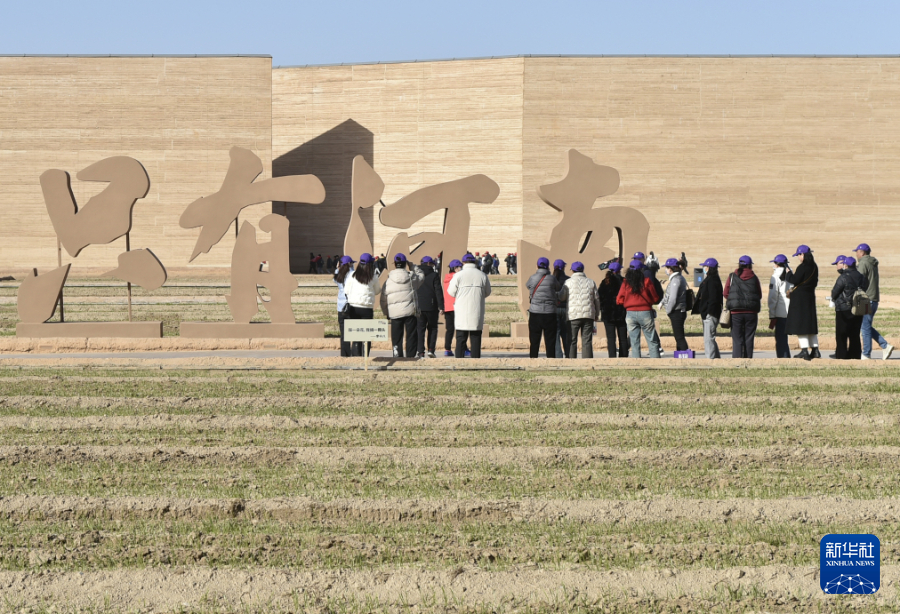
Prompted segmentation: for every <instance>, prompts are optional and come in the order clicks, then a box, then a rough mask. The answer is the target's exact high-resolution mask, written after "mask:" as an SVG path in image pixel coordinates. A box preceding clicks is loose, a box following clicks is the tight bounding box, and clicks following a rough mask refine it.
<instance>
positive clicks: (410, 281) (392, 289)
mask: <svg viewBox="0 0 900 614" xmlns="http://www.w3.org/2000/svg"><path fill="white" fill-rule="evenodd" d="M423 279H425V275H424V274H423V273H422V269H420V268H419V267H417V266H413V269H412V270H411V271H407V270H406V269H394V270H393V271H391V272H390V273H389V274H388V278H387V281H385V282H384V287H382V289H381V312H382V313H383V314H384V315H386V316H387V317H388V318H391V319H396V318H405V317H407V316H414V315H416V313H418V311H419V305H418V301H417V300H416V290H418V289H419V286H421V285H422V280H423Z"/></svg>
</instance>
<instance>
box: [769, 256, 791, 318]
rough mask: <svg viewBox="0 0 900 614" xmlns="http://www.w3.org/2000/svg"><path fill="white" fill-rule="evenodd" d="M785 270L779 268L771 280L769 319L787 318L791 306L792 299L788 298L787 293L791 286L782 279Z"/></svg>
mask: <svg viewBox="0 0 900 614" xmlns="http://www.w3.org/2000/svg"><path fill="white" fill-rule="evenodd" d="M783 270H784V269H782V268H781V267H778V268H777V269H775V272H774V273H773V274H772V279H770V280H769V301H768V302H769V319H770V320H771V319H772V318H786V317H787V314H788V307H790V306H791V299H789V298H788V297H787V291H788V289H789V288H790V287H791V284H790V283H788V282H787V281H785V280H783V279H780V277H781V272H782V271H783Z"/></svg>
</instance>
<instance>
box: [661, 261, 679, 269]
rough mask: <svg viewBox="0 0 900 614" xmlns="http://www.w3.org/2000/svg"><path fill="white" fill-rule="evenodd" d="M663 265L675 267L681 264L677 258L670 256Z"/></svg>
mask: <svg viewBox="0 0 900 614" xmlns="http://www.w3.org/2000/svg"><path fill="white" fill-rule="evenodd" d="M663 266H667V267H671V268H673V269H674V268H675V267H677V266H680V265H679V264H678V260H677V259H675V258H669V259H668V260H666V263H665V264H664V265H663Z"/></svg>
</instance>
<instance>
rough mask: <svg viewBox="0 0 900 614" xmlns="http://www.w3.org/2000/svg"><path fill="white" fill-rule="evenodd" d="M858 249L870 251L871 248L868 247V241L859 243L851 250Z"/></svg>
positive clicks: (856, 250)
mask: <svg viewBox="0 0 900 614" xmlns="http://www.w3.org/2000/svg"><path fill="white" fill-rule="evenodd" d="M859 250H862V251H864V252H871V251H872V250H871V249H869V244H868V243H860V244H859V245H857V246H856V249H855V250H853V251H854V252H858V251H859Z"/></svg>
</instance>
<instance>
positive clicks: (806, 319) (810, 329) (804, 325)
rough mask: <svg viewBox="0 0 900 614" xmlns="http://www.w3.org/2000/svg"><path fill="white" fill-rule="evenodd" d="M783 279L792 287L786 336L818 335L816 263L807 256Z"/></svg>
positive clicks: (817, 270) (817, 272) (817, 274)
mask: <svg viewBox="0 0 900 614" xmlns="http://www.w3.org/2000/svg"><path fill="white" fill-rule="evenodd" d="M784 279H785V281H788V282H790V283H791V284H793V286H794V287H793V288H792V289H791V304H790V306H789V307H788V317H787V327H786V330H785V332H786V333H787V334H788V335H818V334H819V320H818V318H816V286H818V285H819V267H818V265H817V264H816V261H815V260H813V259H812V256H810V255H809V254H807V255H806V256H805V257H804V260H803V262H801V263H800V266H798V267H797V270H796V271H788V272H787V273H785V276H784Z"/></svg>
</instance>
